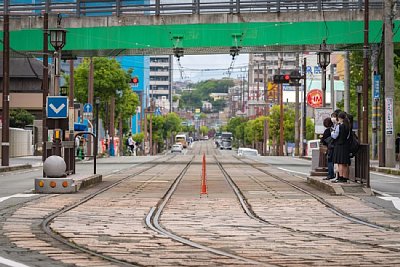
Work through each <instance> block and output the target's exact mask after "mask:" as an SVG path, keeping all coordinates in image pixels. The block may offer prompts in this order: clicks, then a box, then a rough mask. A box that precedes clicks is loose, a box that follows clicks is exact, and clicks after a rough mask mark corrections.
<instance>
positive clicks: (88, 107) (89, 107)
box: [83, 103, 93, 113]
mask: <svg viewBox="0 0 400 267" xmlns="http://www.w3.org/2000/svg"><path fill="white" fill-rule="evenodd" d="M83 112H86V113H92V112H93V106H92V104H90V103H86V104H85V105H83Z"/></svg>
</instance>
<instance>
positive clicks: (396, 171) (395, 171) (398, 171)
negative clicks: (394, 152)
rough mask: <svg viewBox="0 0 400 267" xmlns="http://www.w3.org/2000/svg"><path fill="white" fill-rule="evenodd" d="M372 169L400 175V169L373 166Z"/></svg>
mask: <svg viewBox="0 0 400 267" xmlns="http://www.w3.org/2000/svg"><path fill="white" fill-rule="evenodd" d="M370 170H371V171H375V172H382V173H386V174H394V175H400V170H399V169H393V168H386V167H376V166H371V167H370Z"/></svg>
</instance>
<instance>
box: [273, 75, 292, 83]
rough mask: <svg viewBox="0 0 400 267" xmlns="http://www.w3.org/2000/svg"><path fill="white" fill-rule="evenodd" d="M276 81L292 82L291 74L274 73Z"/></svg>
mask: <svg viewBox="0 0 400 267" xmlns="http://www.w3.org/2000/svg"><path fill="white" fill-rule="evenodd" d="M274 83H290V75H289V74H280V75H274Z"/></svg>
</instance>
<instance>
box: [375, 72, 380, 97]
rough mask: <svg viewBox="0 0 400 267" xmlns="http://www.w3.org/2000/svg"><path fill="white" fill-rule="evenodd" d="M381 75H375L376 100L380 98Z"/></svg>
mask: <svg viewBox="0 0 400 267" xmlns="http://www.w3.org/2000/svg"><path fill="white" fill-rule="evenodd" d="M380 83H381V75H374V99H379V98H380Z"/></svg>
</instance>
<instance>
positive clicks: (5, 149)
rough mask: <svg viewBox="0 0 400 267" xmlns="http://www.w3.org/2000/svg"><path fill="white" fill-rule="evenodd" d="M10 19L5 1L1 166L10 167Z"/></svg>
mask: <svg viewBox="0 0 400 267" xmlns="http://www.w3.org/2000/svg"><path fill="white" fill-rule="evenodd" d="M9 23H10V17H9V15H8V0H5V1H4V24H3V25H4V26H3V109H2V118H3V119H2V123H3V125H2V134H1V138H2V139H1V166H9V165H10V118H9V116H10V110H9V109H10V88H9V86H10V24H9Z"/></svg>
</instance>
